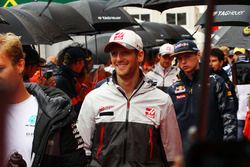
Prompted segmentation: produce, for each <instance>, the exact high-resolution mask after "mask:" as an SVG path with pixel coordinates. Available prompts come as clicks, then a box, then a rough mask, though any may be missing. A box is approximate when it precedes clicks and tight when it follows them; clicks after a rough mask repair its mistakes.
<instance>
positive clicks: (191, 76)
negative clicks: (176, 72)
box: [185, 72, 194, 80]
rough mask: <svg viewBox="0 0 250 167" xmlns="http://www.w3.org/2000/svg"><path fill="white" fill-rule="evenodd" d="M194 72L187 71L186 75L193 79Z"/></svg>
mask: <svg viewBox="0 0 250 167" xmlns="http://www.w3.org/2000/svg"><path fill="white" fill-rule="evenodd" d="M193 73H194V72H191V73H187V72H185V75H186V76H187V77H188V79H190V80H193Z"/></svg>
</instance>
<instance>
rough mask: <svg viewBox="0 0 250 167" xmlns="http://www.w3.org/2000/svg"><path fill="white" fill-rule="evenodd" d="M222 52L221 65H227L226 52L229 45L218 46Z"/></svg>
mask: <svg viewBox="0 0 250 167" xmlns="http://www.w3.org/2000/svg"><path fill="white" fill-rule="evenodd" d="M219 49H220V50H221V51H222V52H223V54H224V59H223V60H224V62H223V67H225V66H227V65H228V52H229V50H230V49H229V47H227V46H221V47H220V48H219Z"/></svg>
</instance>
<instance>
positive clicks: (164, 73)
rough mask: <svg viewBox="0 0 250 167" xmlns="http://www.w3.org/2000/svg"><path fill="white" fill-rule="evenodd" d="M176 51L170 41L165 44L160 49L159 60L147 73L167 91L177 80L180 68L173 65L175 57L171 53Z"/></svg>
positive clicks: (159, 86) (158, 85)
mask: <svg viewBox="0 0 250 167" xmlns="http://www.w3.org/2000/svg"><path fill="white" fill-rule="evenodd" d="M173 53H174V45H171V44H169V43H167V44H164V45H162V46H161V47H160V50H159V54H158V57H159V62H158V63H157V64H156V65H155V66H154V68H153V69H152V70H151V71H150V72H148V73H147V74H146V76H147V77H148V78H150V79H151V80H153V81H154V82H156V83H157V87H158V88H160V89H161V90H163V91H165V92H167V89H168V87H169V86H170V85H172V84H173V83H174V82H175V81H176V75H177V74H178V72H179V69H178V68H177V67H175V66H172V61H173V59H174V57H172V56H171V55H172V54H173Z"/></svg>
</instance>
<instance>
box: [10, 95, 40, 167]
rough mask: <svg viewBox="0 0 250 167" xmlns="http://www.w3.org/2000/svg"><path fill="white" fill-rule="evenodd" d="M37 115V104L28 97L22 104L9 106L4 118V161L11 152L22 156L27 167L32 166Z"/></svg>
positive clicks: (33, 98) (32, 98)
mask: <svg viewBox="0 0 250 167" xmlns="http://www.w3.org/2000/svg"><path fill="white" fill-rule="evenodd" d="M37 113H38V102H37V99H36V98H35V97H34V96H32V95H31V96H30V97H29V98H28V99H26V100H25V101H23V102H20V103H17V104H13V105H11V106H10V108H9V110H8V112H7V114H6V115H7V116H6V123H5V125H6V128H5V129H6V132H5V134H6V154H5V155H6V156H7V157H6V160H8V159H9V157H10V155H11V154H12V153H13V152H16V151H17V152H18V153H19V154H21V155H22V156H23V159H24V160H25V161H26V163H27V167H30V166H31V164H32V157H31V153H32V143H33V138H34V129H35V123H36V117H37Z"/></svg>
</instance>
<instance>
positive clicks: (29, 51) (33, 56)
mask: <svg viewBox="0 0 250 167" xmlns="http://www.w3.org/2000/svg"><path fill="white" fill-rule="evenodd" d="M23 52H24V56H25V66H28V65H39V63H40V55H39V54H38V52H37V51H36V50H35V49H34V48H32V47H31V46H30V45H23Z"/></svg>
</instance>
